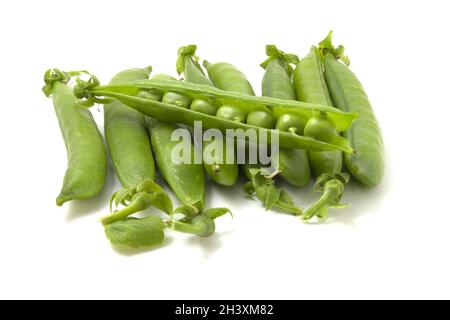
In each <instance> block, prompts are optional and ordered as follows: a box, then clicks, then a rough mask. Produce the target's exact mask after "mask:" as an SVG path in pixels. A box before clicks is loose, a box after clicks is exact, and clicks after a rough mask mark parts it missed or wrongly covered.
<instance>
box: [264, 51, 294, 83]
mask: <svg viewBox="0 0 450 320" xmlns="http://www.w3.org/2000/svg"><path fill="white" fill-rule="evenodd" d="M266 54H267V56H268V58H267V59H266V60H265V61H264V62H263V63H261V64H260V66H261V67H263V68H264V69H266V68H267V66H268V65H269V63H270V62H271V61H272V60H275V59H279V60H280V61H281V63H282V65H283V67H284V68H285V69H286V72H287V73H288V74H289V76H291V75H292V72H293V71H294V69H293V68H292V66H291V64H294V65H296V64H297V63H298V62H299V59H298V57H297V55H295V54H293V53H284V52H283V51H281V50H279V49H278V48H277V47H276V46H275V45H273V44H269V45H267V46H266Z"/></svg>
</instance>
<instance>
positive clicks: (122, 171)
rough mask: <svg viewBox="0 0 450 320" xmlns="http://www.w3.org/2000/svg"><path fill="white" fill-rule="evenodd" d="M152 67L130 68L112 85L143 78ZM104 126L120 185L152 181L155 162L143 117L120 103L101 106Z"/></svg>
mask: <svg viewBox="0 0 450 320" xmlns="http://www.w3.org/2000/svg"><path fill="white" fill-rule="evenodd" d="M150 72H151V68H150V67H149V68H147V69H137V68H136V69H129V70H125V71H122V72H120V73H118V74H117V75H115V76H114V78H113V79H112V80H111V81H110V83H111V84H115V83H120V82H123V81H130V80H138V79H146V78H148V77H149V75H150ZM104 113H105V119H104V127H105V138H106V145H107V147H108V151H109V155H110V157H111V161H112V164H113V167H114V171H115V173H116V174H117V177H118V178H119V180H120V182H121V184H122V186H123V187H124V188H132V187H135V186H137V185H138V184H140V183H141V182H142V181H145V180H155V161H154V160H153V155H152V150H151V147H150V140H149V138H148V135H147V129H146V126H145V119H144V116H143V115H142V114H141V113H139V112H137V111H136V110H134V109H132V108H130V107H128V106H126V105H124V104H123V103H121V102H119V101H113V102H111V103H108V104H105V105H104Z"/></svg>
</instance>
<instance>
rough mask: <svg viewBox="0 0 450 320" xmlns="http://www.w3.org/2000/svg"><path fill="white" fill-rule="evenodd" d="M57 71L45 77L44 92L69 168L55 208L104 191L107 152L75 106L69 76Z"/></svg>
mask: <svg viewBox="0 0 450 320" xmlns="http://www.w3.org/2000/svg"><path fill="white" fill-rule="evenodd" d="M76 74H78V73H77V72H75V73H64V72H61V71H60V70H57V69H50V70H48V71H47V72H46V73H45V78H44V80H45V83H46V85H45V86H44V88H43V91H44V93H45V94H46V95H47V96H50V95H51V96H52V99H53V105H54V108H55V113H56V116H57V117H58V121H59V125H60V128H61V133H62V135H63V138H64V142H65V144H66V149H67V157H68V164H67V169H66V173H65V175H64V182H63V186H62V189H61V192H60V194H59V195H58V197H57V198H56V204H57V205H58V206H61V205H62V204H64V203H65V202H67V201H70V200H76V199H89V198H92V197H95V196H96V195H97V194H99V193H100V191H101V190H102V189H103V186H104V183H105V177H106V151H105V146H104V144H103V139H102V136H101V134H100V132H99V130H98V128H97V125H96V124H95V121H94V119H93V117H92V114H91V113H90V111H89V110H86V109H84V108H81V107H80V106H78V105H77V99H76V98H75V96H74V94H73V92H72V89H70V88H69V87H68V85H67V82H68V81H69V79H70V76H71V75H76Z"/></svg>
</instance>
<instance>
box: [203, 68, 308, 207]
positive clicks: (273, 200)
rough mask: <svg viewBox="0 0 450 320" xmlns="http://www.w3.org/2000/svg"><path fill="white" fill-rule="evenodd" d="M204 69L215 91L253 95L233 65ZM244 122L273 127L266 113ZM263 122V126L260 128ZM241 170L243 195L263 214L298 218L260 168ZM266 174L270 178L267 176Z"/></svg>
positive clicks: (288, 200)
mask: <svg viewBox="0 0 450 320" xmlns="http://www.w3.org/2000/svg"><path fill="white" fill-rule="evenodd" d="M204 65H205V67H206V70H207V71H208V75H209V77H210V79H212V80H213V82H214V84H215V85H217V86H218V88H219V89H222V90H233V91H235V92H239V93H243V94H247V95H254V91H253V88H252V87H251V85H250V83H249V81H248V80H247V78H246V77H245V75H244V74H243V73H242V72H241V71H239V70H238V69H236V68H235V67H234V66H233V65H231V64H229V63H224V62H219V63H215V64H211V63H205V64H204ZM252 117H253V119H252ZM246 118H247V123H249V118H250V123H255V125H260V126H262V127H266V128H267V127H269V128H270V127H273V126H274V124H272V123H271V122H273V121H270V115H269V116H268V114H267V113H265V112H263V111H261V110H256V111H252V112H250V113H248V114H247V115H246ZM268 119H269V120H268ZM264 122H266V125H264ZM242 169H243V171H244V174H245V175H246V177H247V178H248V179H249V182H247V183H246V184H245V185H244V191H245V192H246V193H248V194H249V195H253V194H255V195H256V198H258V200H260V201H261V202H262V203H263V204H264V207H265V208H266V210H269V209H272V208H276V209H279V210H282V211H285V212H288V213H291V214H294V215H299V214H301V212H302V209H301V208H299V207H297V206H296V205H295V203H294V202H293V200H292V197H290V196H289V194H288V193H287V192H286V191H284V190H282V189H280V188H277V187H276V186H275V183H274V181H273V179H272V177H267V175H266V174H265V173H264V168H261V167H260V166H257V165H250V164H246V165H243V166H242ZM268 174H269V175H270V174H271V173H268Z"/></svg>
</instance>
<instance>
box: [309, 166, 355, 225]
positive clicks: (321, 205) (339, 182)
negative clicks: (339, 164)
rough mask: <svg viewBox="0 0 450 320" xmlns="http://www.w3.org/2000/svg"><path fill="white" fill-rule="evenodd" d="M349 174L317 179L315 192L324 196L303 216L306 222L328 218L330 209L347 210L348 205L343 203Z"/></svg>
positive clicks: (327, 175)
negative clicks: (342, 199)
mask: <svg viewBox="0 0 450 320" xmlns="http://www.w3.org/2000/svg"><path fill="white" fill-rule="evenodd" d="M349 178H350V176H349V175H348V173H335V174H328V173H324V174H322V175H321V176H320V177H318V178H317V180H316V184H315V186H314V191H316V192H320V193H322V196H321V197H320V198H319V200H317V201H316V202H315V203H314V204H313V205H312V206H310V207H309V208H308V209H307V210H306V211H305V213H304V214H303V215H302V219H303V220H305V221H308V220H310V219H311V218H313V217H316V216H317V217H319V218H322V219H324V218H326V216H327V214H328V209H329V208H346V207H348V205H347V204H345V203H341V202H340V201H341V198H342V194H343V193H344V185H345V184H346V183H348V181H349Z"/></svg>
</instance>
